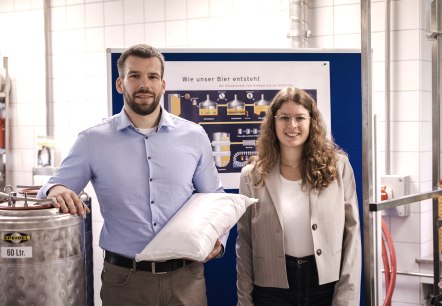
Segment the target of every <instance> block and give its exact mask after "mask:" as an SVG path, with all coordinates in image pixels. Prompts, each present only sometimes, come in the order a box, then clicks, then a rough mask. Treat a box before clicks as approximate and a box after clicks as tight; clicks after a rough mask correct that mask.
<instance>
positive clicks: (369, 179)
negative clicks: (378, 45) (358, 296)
mask: <svg viewBox="0 0 442 306" xmlns="http://www.w3.org/2000/svg"><path fill="white" fill-rule="evenodd" d="M370 2H371V1H361V53H362V138H363V141H362V184H363V186H362V187H363V188H362V195H363V237H364V250H365V251H364V254H365V256H364V284H365V286H364V290H365V291H364V304H365V305H367V306H368V305H374V304H375V303H376V300H377V282H376V270H377V269H375V267H377V265H375V253H374V252H375V247H374V244H375V242H376V241H375V240H376V239H374V233H373V230H374V226H373V224H374V221H375V218H373V213H370V211H369V203H370V202H373V196H374V195H373V189H372V187H373V168H372V161H373V152H372V143H371V142H372V139H373V137H372V134H373V132H372V101H371V100H372V65H371V61H372V56H371V6H370V5H371V4H370Z"/></svg>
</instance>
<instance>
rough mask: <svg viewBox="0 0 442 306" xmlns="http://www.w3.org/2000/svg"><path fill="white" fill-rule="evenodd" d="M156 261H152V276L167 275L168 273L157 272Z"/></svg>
mask: <svg viewBox="0 0 442 306" xmlns="http://www.w3.org/2000/svg"><path fill="white" fill-rule="evenodd" d="M159 262H165V260H164V261H159ZM156 263H157V262H156V261H152V262H151V266H152V274H167V272H157V271H156Z"/></svg>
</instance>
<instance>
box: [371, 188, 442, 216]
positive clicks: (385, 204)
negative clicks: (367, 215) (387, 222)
mask: <svg viewBox="0 0 442 306" xmlns="http://www.w3.org/2000/svg"><path fill="white" fill-rule="evenodd" d="M440 196H442V189H436V190H433V191H428V192H422V193H418V194H411V195H406V196H403V197H397V198H394V199H391V200H386V201H382V202H373V203H370V211H381V210H384V209H389V208H394V207H398V206H402V205H406V204H410V203H416V202H419V201H423V200H428V199H436V200H437V199H438V197H440Z"/></svg>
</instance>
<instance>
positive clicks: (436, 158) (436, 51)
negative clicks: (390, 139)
mask: <svg viewBox="0 0 442 306" xmlns="http://www.w3.org/2000/svg"><path fill="white" fill-rule="evenodd" d="M440 9H441V3H440V0H433V1H432V3H431V24H432V30H434V31H438V32H439V31H441V20H440V18H441V14H440ZM440 49H441V48H440V35H436V39H435V40H433V43H432V49H431V54H432V55H431V57H432V77H431V79H432V82H431V86H432V133H433V147H432V159H433V175H432V184H433V189H437V188H439V184H440V183H439V181H440V128H441V126H440V94H441V90H440V79H441V78H440V72H441V69H440V52H441V50H440ZM438 219H439V201H438V199H436V198H435V199H433V263H434V267H433V268H434V284H433V294H434V295H435V296H436V295H439V294H440V288H439V281H440V277H439V275H440V248H439V227H438V226H436V225H437V222H438Z"/></svg>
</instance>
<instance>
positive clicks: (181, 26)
mask: <svg viewBox="0 0 442 306" xmlns="http://www.w3.org/2000/svg"><path fill="white" fill-rule="evenodd" d="M43 1H44V0H1V1H0V53H1V54H2V55H4V56H8V57H9V61H10V73H11V76H12V80H13V91H12V104H11V108H10V116H11V126H10V131H11V152H10V153H11V154H9V155H8V163H9V165H10V166H9V171H8V173H7V175H8V181H9V183H10V184H12V185H16V184H32V172H31V170H32V167H33V166H34V165H36V154H35V147H34V141H35V139H36V137H37V136H38V135H45V133H46V127H45V124H46V121H45V102H46V101H45V73H44V69H45V66H44V60H45V59H44V51H45V43H44V23H43V22H44V15H43ZM429 2H430V0H423V1H420V0H393V1H392V12H393V15H392V21H391V26H392V32H391V40H392V46H391V60H392V62H391V72H392V79H391V89H392V93H391V103H392V105H391V107H392V114H391V120H392V122H391V123H392V126H391V127H392V128H391V133H392V135H391V139H392V142H391V150H392V152H391V154H392V158H391V161H392V165H391V166H392V172H393V174H401V175H410V177H411V186H410V189H411V192H412V193H416V192H419V191H426V190H429V189H431V162H430V161H431V86H430V85H431V82H430V72H431V69H430V50H431V49H430V45H431V43H430V42H429V41H428V40H427V39H426V37H425V30H426V29H425V27H426V24H427V15H428V4H429ZM50 3H51V15H52V23H51V39H52V49H51V50H50V55H51V56H50V60H51V61H52V65H53V74H52V75H51V78H52V79H51V81H52V83H53V104H54V112H55V116H54V123H55V130H54V134H55V135H54V136H55V139H56V146H57V148H56V164H59V163H60V161H61V160H62V158H63V157H64V156H66V154H67V152H68V150H69V149H70V146H71V145H72V143H73V141H74V140H75V138H76V137H77V133H78V132H79V131H81V130H82V129H84V128H86V127H88V126H90V125H92V124H93V123H95V122H97V121H100V120H101V119H102V118H104V117H106V116H107V115H108V113H107V111H108V106H107V83H106V81H107V80H106V53H105V50H106V48H124V47H128V46H130V45H132V44H135V43H139V42H147V43H150V44H152V45H154V46H156V47H158V48H165V47H191V48H197V47H210V48H288V47H290V45H291V44H290V41H289V40H288V38H287V33H288V31H289V26H290V23H289V1H288V0H108V1H104V0H52V1H50ZM309 3H310V10H309V20H310V27H311V30H312V35H313V36H312V38H311V39H310V47H318V48H359V47H360V45H361V37H360V28H361V26H360V21H361V18H360V16H361V14H360V3H359V1H358V0H310V1H309ZM371 8H372V17H373V18H372V23H371V25H372V32H373V35H372V47H373V102H374V105H373V110H374V112H375V113H376V115H377V118H378V120H379V124H378V130H379V131H378V132H379V133H378V143H377V151H378V158H379V160H378V174H379V175H381V174H383V171H384V164H385V158H384V151H385V143H384V136H385V133H384V132H383V128H384V127H385V124H384V120H385V116H384V103H385V96H384V90H385V85H384V80H385V77H384V68H385V64H384V52H385V51H384V50H385V41H384V39H385V33H384V25H385V22H384V18H383V16H384V14H385V2H384V1H382V0H372V1H371ZM87 191H88V192H89V193H90V194H92V195H93V190H92V189H91V188H90V187H88V189H87ZM93 203H94V208H93V209H94V226H93V228H94V243H95V254H94V259H95V264H96V271H95V274H96V276H98V278H97V280H96V287H95V289H96V294H97V296H96V302H97V305H100V304H101V303H100V301H99V297H98V294H99V288H100V281H99V274H100V269H101V263H102V253H101V251H100V250H99V248H98V246H97V241H98V233H99V230H100V227H101V224H102V221H101V217H100V214H99V210H98V207H97V205H98V203H97V201H96V200H95V201H94V202H93ZM387 221H388V225H389V226H390V228H391V231H392V236H393V239H394V240H395V242H396V247H397V253H398V262H399V264H398V269H400V270H406V271H412V272H418V271H419V270H420V267H419V266H418V265H417V264H416V263H415V258H416V257H420V256H427V255H429V254H430V252H432V247H431V228H430V227H429V226H428V224H430V223H431V203H430V204H429V203H428V201H427V202H426V203H423V205H421V206H420V205H419V204H413V205H412V207H411V214H410V216H409V217H408V218H404V219H399V218H391V219H390V220H387ZM423 298H424V297H423V296H422V293H421V291H420V286H419V279H418V278H413V277H410V276H400V277H399V278H398V281H397V285H396V291H395V294H394V297H393V301H394V303H393V305H405V303H407V305H419V304H420V301H421V300H423Z"/></svg>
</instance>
